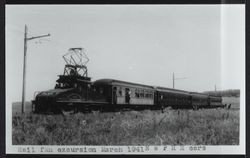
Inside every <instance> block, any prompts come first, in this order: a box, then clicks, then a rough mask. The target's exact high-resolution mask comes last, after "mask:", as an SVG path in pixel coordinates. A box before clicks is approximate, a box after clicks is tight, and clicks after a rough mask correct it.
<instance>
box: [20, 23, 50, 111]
mask: <svg viewBox="0 0 250 158" xmlns="http://www.w3.org/2000/svg"><path fill="white" fill-rule="evenodd" d="M27 34H28V27H27V25H25V28H24V55H23V90H22V113H24V105H25V91H26V56H27V45H28V43H27V42H28V41H29V40H33V39H36V38H43V37H48V36H50V34H47V35H41V36H36V37H30V38H28V37H27Z"/></svg>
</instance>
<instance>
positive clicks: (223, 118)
mask: <svg viewBox="0 0 250 158" xmlns="http://www.w3.org/2000/svg"><path fill="white" fill-rule="evenodd" d="M230 99H231V100H230ZM223 101H228V102H230V103H232V107H239V99H238V98H226V99H223ZM12 126H13V130H12V138H13V144H14V145H17V144H26V145H237V144H239V110H235V109H234V110H228V109H203V110H197V111H193V110H172V109H165V110H164V113H162V112H161V111H160V110H156V111H150V110H144V111H127V112H115V113H98V112H93V113H88V114H83V113H78V114H75V115H69V116H63V115H36V114H31V113H27V114H25V115H20V114H18V113H16V115H15V116H13V121H12Z"/></svg>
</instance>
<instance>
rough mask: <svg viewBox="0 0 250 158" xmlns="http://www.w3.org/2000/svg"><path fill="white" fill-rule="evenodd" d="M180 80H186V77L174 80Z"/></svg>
mask: <svg viewBox="0 0 250 158" xmlns="http://www.w3.org/2000/svg"><path fill="white" fill-rule="evenodd" d="M182 79H187V78H186V77H182V78H175V80H182Z"/></svg>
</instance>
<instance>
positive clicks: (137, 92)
mask: <svg viewBox="0 0 250 158" xmlns="http://www.w3.org/2000/svg"><path fill="white" fill-rule="evenodd" d="M139 96H140V95H139V91H138V90H137V89H136V90H135V97H136V98H139Z"/></svg>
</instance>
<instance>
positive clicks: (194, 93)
mask: <svg viewBox="0 0 250 158" xmlns="http://www.w3.org/2000/svg"><path fill="white" fill-rule="evenodd" d="M189 93H190V95H192V96H196V97H208V96H209V95H207V94H205V93H199V92H189Z"/></svg>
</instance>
